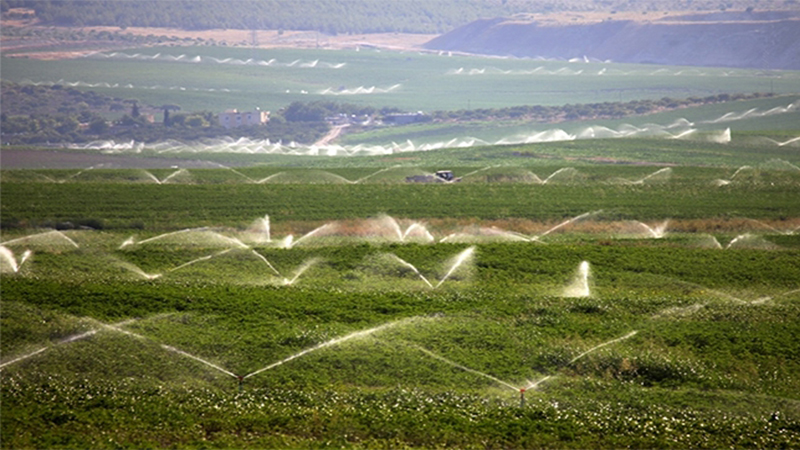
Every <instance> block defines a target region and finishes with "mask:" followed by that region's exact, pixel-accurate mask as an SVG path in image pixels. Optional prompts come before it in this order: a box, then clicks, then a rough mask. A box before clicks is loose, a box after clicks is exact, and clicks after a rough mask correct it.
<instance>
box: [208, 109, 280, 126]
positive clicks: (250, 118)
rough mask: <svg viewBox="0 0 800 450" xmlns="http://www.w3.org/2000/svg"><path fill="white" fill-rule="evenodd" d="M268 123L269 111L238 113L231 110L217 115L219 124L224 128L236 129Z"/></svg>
mask: <svg viewBox="0 0 800 450" xmlns="http://www.w3.org/2000/svg"><path fill="white" fill-rule="evenodd" d="M267 122H269V111H261V110H260V109H258V108H256V110H255V111H238V110H236V109H231V110H228V111H225V112H224V113H221V114H220V115H219V124H220V125H222V126H223V127H225V128H236V127H241V126H247V125H264V124H266V123H267Z"/></svg>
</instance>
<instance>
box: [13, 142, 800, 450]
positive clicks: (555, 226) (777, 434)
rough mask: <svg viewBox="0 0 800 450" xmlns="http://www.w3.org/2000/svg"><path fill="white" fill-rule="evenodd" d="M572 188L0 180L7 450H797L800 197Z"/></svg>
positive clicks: (683, 179) (779, 180)
mask: <svg viewBox="0 0 800 450" xmlns="http://www.w3.org/2000/svg"><path fill="white" fill-rule="evenodd" d="M426 155H427V154H426ZM468 169H469V168H464V169H459V168H456V171H457V172H458V171H461V172H465V171H467V170H468ZM138 170H139V171H141V170H142V169H138ZM281 170H284V171H285V170H287V169H286V168H282V169H281ZM329 170H330V172H328V173H331V174H333V173H336V174H338V176H339V177H349V178H350V179H356V178H359V177H365V176H368V175H369V174H372V173H374V172H375V171H374V170H373V169H367V168H356V167H352V168H341V169H338V170H336V169H329ZM536 170H538V171H539V172H540V173H542V175H543V176H544V175H546V174H548V173H551V172H556V171H558V169H557V168H555V167H547V166H545V167H539V168H538V169H536ZM580 170H581V171H582V176H579V177H577V178H575V177H574V173H573V176H572V177H571V178H568V179H566V180H562V181H561V182H554V183H552V184H529V183H493V182H491V181H489V178H488V177H487V178H484V179H480V178H479V179H476V180H473V182H471V183H469V182H466V183H465V182H462V183H461V184H453V185H422V186H415V185H406V184H403V183H398V182H397V181H394V182H390V183H388V184H386V183H385V182H378V181H375V182H373V183H363V184H362V183H359V184H348V183H345V184H312V183H309V182H308V180H309V179H319V170H318V169H317V172H316V173H315V172H314V171H313V170H310V169H294V172H295V176H294V177H291V178H290V179H292V180H294V181H293V182H289V183H264V184H255V183H252V182H246V181H245V180H244V178H242V176H239V175H236V174H235V173H233V172H232V171H231V170H230V169H213V170H212V169H196V170H194V169H193V170H191V171H187V172H188V173H189V175H191V176H190V177H181V176H177V175H176V176H175V178H174V179H175V181H176V182H177V183H176V184H170V183H165V184H157V183H155V182H152V181H151V182H144V181H142V179H141V178H139V181H136V177H132V176H133V175H136V174H137V169H116V170H110V169H95V170H92V171H89V172H88V173H87V175H86V176H87V178H82V177H81V176H77V177H71V175H74V174H75V173H76V172H77V171H76V170H63V169H62V170H38V171H30V170H26V171H6V172H5V173H4V176H3V180H4V182H3V185H2V189H3V193H4V200H3V204H2V217H3V226H4V232H3V245H4V248H5V249H6V250H7V251H6V253H4V255H3V266H2V268H3V271H4V273H3V277H2V289H3V300H2V302H3V308H2V328H0V332H2V340H1V342H2V354H3V360H2V363H3V381H2V395H3V402H4V412H3V414H2V417H0V418H1V419H2V428H3V433H4V435H5V436H9V437H10V438H7V439H9V440H7V441H6V445H10V446H13V447H16V448H19V447H53V446H67V447H74V446H79V447H80V446H92V447H110V446H127V445H136V446H138V445H142V444H143V443H148V444H147V445H153V446H159V447H164V446H180V447H183V446H197V445H209V444H210V445H214V446H225V447H248V446H249V447H264V446H282V447H287V446H288V447H316V446H325V445H337V446H353V447H372V446H387V445H406V446H421V447H432V446H456V447H478V446H480V447H485V446H490V447H495V446H497V447H509V446H510V447H531V446H558V447H586V446H596V447H618V446H620V445H635V446H667V447H671V446H678V447H684V446H699V447H718V446H722V445H725V446H730V445H732V446H750V445H763V446H777V445H789V446H792V445H795V444H796V443H797V442H798V440H800V435H798V423H800V410H798V408H797V404H796V402H797V400H796V392H798V391H800V390H799V389H798V387H799V386H798V385H797V380H796V377H794V376H793V374H794V373H796V372H797V370H798V369H800V368H799V367H797V359H796V358H794V356H793V355H794V354H795V353H796V352H797V344H796V340H795V338H794V337H795V336H796V334H797V333H798V332H800V330H798V329H797V327H798V325H797V324H798V323H799V322H798V320H797V319H798V318H800V317H798V315H799V314H800V310H798V307H797V305H798V302H797V300H798V288H800V286H798V285H797V280H798V279H800V264H798V261H800V257H799V256H800V255H799V254H798V251H800V241H798V240H797V236H795V234H794V233H795V232H796V229H797V227H798V226H800V223H798V222H797V217H798V216H800V213H798V211H797V210H796V208H797V207H798V203H797V201H796V198H797V197H798V192H797V190H798V186H799V184H798V180H797V174H796V173H795V172H794V171H792V170H786V169H784V170H780V169H766V168H763V169H759V170H757V171H756V170H755V169H754V170H753V171H752V172H751V173H750V174H749V176H746V177H743V178H741V179H739V180H738V182H734V183H730V184H729V185H726V186H716V187H714V186H713V181H714V180H716V179H722V178H727V179H730V178H733V179H734V180H736V177H738V176H739V175H736V174H734V173H733V172H734V170H733V169H725V168H691V167H685V168H681V167H676V168H672V169H670V170H669V171H668V172H671V176H670V177H667V178H662V179H660V180H658V182H656V183H643V184H619V183H620V182H619V180H620V179H628V180H633V181H635V180H636V179H637V178H643V177H646V176H647V175H650V174H653V172H655V171H656V169H653V168H652V167H624V166H623V167H614V166H608V167H603V166H585V167H580ZM237 171H239V172H241V173H242V175H244V176H246V177H249V178H253V179H257V178H259V177H268V176H270V175H274V174H275V173H277V171H278V170H277V169H276V168H246V167H242V168H239V169H237ZM290 172H291V170H290ZM744 172H748V171H747V170H745V171H744ZM174 173H175V170H174V169H151V175H153V176H154V177H155V178H156V179H158V180H163V179H165V178H166V177H168V176H170V175H171V174H174ZM562 173H563V172H562ZM662 173H666V172H662ZM739 173H740V174H741V173H742V172H739ZM139 176H141V173H139ZM48 179H49V180H48ZM59 179H64V180H65V182H62V183H58V182H53V181H52V180H59ZM389 179H391V177H389ZM553 179H555V178H553ZM304 180H305V181H304ZM614 180H617V181H616V184H615V183H614ZM466 181H468V180H466ZM88 197H93V198H95V200H94V201H92V202H86V201H85V199H86V198H88ZM601 210H602V211H601ZM378 213H387V214H391V215H392V216H394V217H391V216H386V215H380V214H378ZM264 214H268V215H269V217H268V218H266V219H265V218H263V217H264ZM662 223H663V227H664V228H663V229H659V224H662ZM79 226H84V229H78V228H79ZM86 226H88V227H93V228H94V230H92V229H90V228H85V227H86ZM37 227H57V228H59V229H60V230H61V231H55V230H52V228H51V230H52V231H48V230H47V229H41V228H37ZM72 227H74V228H75V229H68V228H72ZM648 230H649V231H648ZM654 230H656V231H654ZM423 231H424V232H423ZM290 234H291V235H293V236H292V237H289V235H290ZM582 267H585V268H586V269H585V270H584V269H581V268H582ZM576 283H578V284H579V285H580V284H581V283H584V284H582V285H581V286H579V290H580V289H585V291H581V292H578V293H577V294H576V293H575V292H574V291H572V290H570V289H573V290H574V289H575V284H576ZM237 377H244V378H243V380H242V381H240V380H237ZM525 388H527V391H526V392H524V393H523V394H522V395H524V405H521V404H520V401H521V399H520V395H521V394H520V392H519V390H520V389H525ZM42 398H47V399H48V401H47V402H46V403H42V402H41V399H42ZM78 430H81V431H80V432H78ZM731 430H735V431H736V432H735V433H732V432H731Z"/></svg>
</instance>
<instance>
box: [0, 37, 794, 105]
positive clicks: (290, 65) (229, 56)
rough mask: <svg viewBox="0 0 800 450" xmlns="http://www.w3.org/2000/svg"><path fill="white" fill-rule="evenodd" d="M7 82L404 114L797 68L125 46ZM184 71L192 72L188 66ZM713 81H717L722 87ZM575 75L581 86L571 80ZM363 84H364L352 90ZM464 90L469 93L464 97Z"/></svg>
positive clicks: (785, 78) (754, 85)
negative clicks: (332, 104) (340, 105)
mask: <svg viewBox="0 0 800 450" xmlns="http://www.w3.org/2000/svg"><path fill="white" fill-rule="evenodd" d="M2 62H3V78H4V79H5V80H9V81H14V82H29V83H30V82H34V83H45V84H47V83H55V84H63V85H65V86H68V85H72V84H75V85H76V86H78V87H80V88H84V89H93V90H95V91H97V92H99V93H103V94H107V95H111V96H124V97H127V98H138V99H139V100H141V101H142V102H144V103H146V104H151V105H161V104H165V103H173V104H177V105H180V106H181V107H182V108H183V109H184V110H189V111H202V110H209V111H214V112H220V111H223V110H225V109H227V108H239V109H243V110H247V109H251V108H253V107H254V106H259V107H261V108H263V109H270V110H277V109H279V108H281V107H284V106H286V105H288V104H289V103H291V102H293V101H312V100H340V101H347V102H351V103H356V104H363V105H371V106H375V107H378V108H380V107H384V106H395V107H398V108H401V109H404V110H407V111H417V110H423V111H431V110H452V109H471V108H496V107H506V106H514V105H520V104H541V105H563V104H568V103H589V102H604V101H627V100H633V99H660V98H662V97H673V98H679V97H691V96H698V97H705V96H707V95H712V94H718V93H721V92H726V93H748V94H749V93H753V92H772V93H775V94H788V93H794V92H795V90H796V85H797V79H798V75H797V74H796V73H795V72H793V71H774V72H769V73H762V72H761V71H758V70H740V69H715V68H702V69H698V68H689V67H670V68H668V69H661V68H656V67H652V66H648V65H631V64H612V63H602V62H589V63H585V62H567V61H537V60H530V59H495V58H484V57H475V56H457V55H453V56H447V54H444V55H438V54H429V53H417V52H386V51H380V50H374V49H367V48H365V49H363V50H361V51H353V50H339V51H333V50H296V49H269V50H265V49H246V48H215V47H174V48H138V49H137V48H133V49H129V50H125V51H119V52H108V53H98V54H95V55H92V56H88V57H85V58H80V59H73V60H60V61H38V60H32V59H31V60H28V59H19V58H17V59H14V58H4V59H3V61H2ZM187 69H191V70H187ZM720 79H722V80H724V81H723V82H722V83H720ZM578 82H579V83H578ZM359 88H361V89H359ZM464 92H468V93H469V95H468V98H465V97H464V95H461V93H464Z"/></svg>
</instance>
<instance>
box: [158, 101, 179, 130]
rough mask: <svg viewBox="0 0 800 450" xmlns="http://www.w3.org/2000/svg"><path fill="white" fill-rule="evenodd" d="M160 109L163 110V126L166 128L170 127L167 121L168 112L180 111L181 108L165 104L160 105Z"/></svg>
mask: <svg viewBox="0 0 800 450" xmlns="http://www.w3.org/2000/svg"><path fill="white" fill-rule="evenodd" d="M161 109H163V110H164V126H165V127H168V126H170V125H172V124H171V123H170V120H169V112H170V111H180V109H181V107H180V106H178V105H172V104H167V105H161Z"/></svg>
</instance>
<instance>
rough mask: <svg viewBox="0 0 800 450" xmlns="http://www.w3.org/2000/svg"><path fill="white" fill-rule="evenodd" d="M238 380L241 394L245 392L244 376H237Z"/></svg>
mask: <svg viewBox="0 0 800 450" xmlns="http://www.w3.org/2000/svg"><path fill="white" fill-rule="evenodd" d="M236 378H237V379H238V380H239V392H242V391H243V390H244V375H236Z"/></svg>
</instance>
